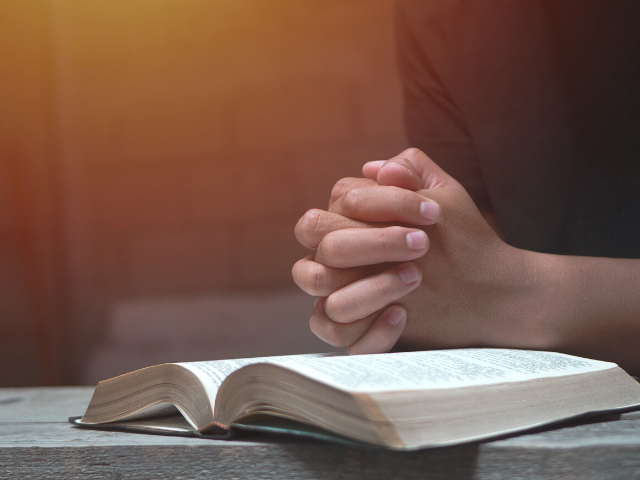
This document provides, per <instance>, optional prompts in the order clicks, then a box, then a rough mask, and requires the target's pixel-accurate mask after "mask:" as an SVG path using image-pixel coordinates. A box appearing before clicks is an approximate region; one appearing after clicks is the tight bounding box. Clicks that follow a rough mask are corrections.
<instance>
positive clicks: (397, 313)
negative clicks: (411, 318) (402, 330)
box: [387, 308, 404, 327]
mask: <svg viewBox="0 0 640 480" xmlns="http://www.w3.org/2000/svg"><path fill="white" fill-rule="evenodd" d="M402 317H404V312H403V311H402V309H401V308H393V309H391V312H389V317H388V318H387V322H389V323H390V324H391V325H393V326H394V327H395V326H396V325H398V324H399V323H400V320H402Z"/></svg>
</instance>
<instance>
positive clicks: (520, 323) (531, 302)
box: [498, 247, 576, 350]
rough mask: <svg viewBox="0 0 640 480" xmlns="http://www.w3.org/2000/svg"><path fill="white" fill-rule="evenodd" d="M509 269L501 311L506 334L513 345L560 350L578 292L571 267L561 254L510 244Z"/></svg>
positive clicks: (514, 346) (499, 314) (500, 319)
mask: <svg viewBox="0 0 640 480" xmlns="http://www.w3.org/2000/svg"><path fill="white" fill-rule="evenodd" d="M509 249H510V251H509V252H508V254H507V255H506V258H507V259H508V263H509V267H508V268H509V272H508V273H507V274H506V275H504V278H505V283H504V285H503V295H502V302H501V307H500V308H499V311H498V316H499V320H498V321H500V322H501V323H502V328H498V331H501V332H502V333H503V335H504V337H503V338H502V339H501V343H502V344H504V345H507V346H510V347H513V348H526V349H536V350H558V349H560V348H561V346H562V344H563V336H564V333H563V332H564V331H565V328H564V325H566V324H567V323H569V322H570V315H571V309H570V308H567V306H570V305H572V304H573V303H574V302H573V300H572V299H573V298H575V296H576V295H575V292H574V291H573V289H572V288H571V282H569V281H568V278H569V277H570V276H571V273H570V268H569V267H570V266H569V265H568V264H567V261H566V258H565V257H563V256H560V255H549V254H544V253H538V252H532V251H527V250H521V249H517V248H514V247H509Z"/></svg>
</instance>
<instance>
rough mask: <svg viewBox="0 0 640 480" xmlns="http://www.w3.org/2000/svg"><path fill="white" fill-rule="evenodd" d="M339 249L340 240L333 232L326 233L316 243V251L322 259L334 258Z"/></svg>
mask: <svg viewBox="0 0 640 480" xmlns="http://www.w3.org/2000/svg"><path fill="white" fill-rule="evenodd" d="M339 251H340V240H339V239H338V237H337V236H336V235H334V234H333V232H332V233H329V234H328V235H326V236H325V237H324V238H323V239H322V241H321V242H320V245H318V253H319V255H320V256H321V258H322V259H324V260H329V261H331V260H335V259H336V257H337V256H338V254H339Z"/></svg>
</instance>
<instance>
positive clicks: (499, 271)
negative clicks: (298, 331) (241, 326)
mask: <svg viewBox="0 0 640 480" xmlns="http://www.w3.org/2000/svg"><path fill="white" fill-rule="evenodd" d="M363 173H364V177H365V178H345V179H342V180H340V181H339V182H338V183H336V185H335V187H334V188H333V190H332V192H331V199H330V203H329V208H328V210H327V211H324V210H319V209H313V210H310V211H308V212H307V213H305V214H304V216H303V217H302V218H301V219H300V220H299V221H298V223H297V225H296V228H295V233H296V237H297V239H298V241H299V242H300V243H301V244H302V245H304V246H305V247H307V248H309V249H311V250H314V253H313V254H312V255H309V256H307V257H305V258H303V259H301V260H299V261H298V262H297V263H296V264H295V265H294V267H293V278H294V280H295V282H296V284H297V285H298V286H299V287H300V288H301V289H302V290H304V291H305V292H307V293H308V294H310V295H313V296H316V297H318V298H317V300H316V303H315V306H314V309H313V312H312V314H311V319H310V327H311V330H312V331H313V333H314V334H315V335H317V336H318V337H319V338H320V339H322V340H323V341H325V342H327V343H329V344H330V345H333V346H337V347H346V348H347V352H348V353H349V354H366V353H382V352H388V351H390V350H391V349H393V348H396V349H413V350H415V349H431V348H457V347H468V346H505V347H521V348H527V347H533V348H535V347H538V346H540V345H544V344H546V343H548V341H549V338H547V333H546V330H545V329H544V328H542V327H541V325H540V324H539V322H536V321H535V315H534V316H533V317H532V316H531V315H530V311H531V308H532V306H533V305H534V304H535V302H536V300H535V298H536V295H535V293H536V286H535V284H532V283H531V282H530V280H529V279H530V278H531V274H532V273H534V272H532V268H531V262H530V261H529V257H528V255H527V253H529V252H525V251H523V250H519V249H516V248H513V247H510V246H509V245H507V244H506V243H504V242H503V241H502V240H501V239H500V238H499V237H498V236H497V234H496V233H495V232H494V231H493V230H492V228H491V227H490V226H489V225H488V224H487V222H486V221H485V220H484V218H483V216H482V214H481V213H480V211H479V210H478V209H477V208H476V206H475V204H474V202H473V200H472V199H471V197H470V196H469V195H468V193H467V192H466V190H465V189H464V188H463V187H462V186H461V185H460V184H459V183H458V182H457V181H456V180H455V179H453V178H452V177H451V176H449V175H447V174H446V173H445V172H444V171H443V170H442V169H440V168H439V167H438V166H437V165H436V164H435V163H434V162H433V161H432V160H431V159H430V158H429V157H427V156H426V155H425V154H424V153H423V152H421V151H420V150H417V149H408V150H405V151H404V152H402V153H401V154H400V155H398V156H397V157H394V158H392V159H390V160H387V161H376V162H369V163H367V164H365V166H364V167H363ZM533 276H534V277H535V275H533ZM525 312H528V313H529V315H528V316H527V315H525ZM531 318H533V319H534V321H531Z"/></svg>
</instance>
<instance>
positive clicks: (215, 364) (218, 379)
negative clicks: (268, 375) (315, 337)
mask: <svg viewBox="0 0 640 480" xmlns="http://www.w3.org/2000/svg"><path fill="white" fill-rule="evenodd" d="M329 356H342V354H340V353H309V354H303V355H285V356H280V357H255V358H237V359H233V360H212V361H209V362H189V363H177V364H176V365H180V366H181V367H184V368H186V369H188V370H190V371H192V372H193V373H195V374H196V375H197V376H198V378H199V379H200V380H201V381H202V383H203V385H204V387H205V389H206V391H207V395H209V398H210V400H211V404H212V405H213V404H215V399H216V394H217V393H218V388H220V385H222V382H223V381H224V379H225V378H227V377H228V376H229V375H230V374H231V373H233V372H235V371H236V370H238V369H240V368H242V367H245V366H247V365H252V364H254V363H276V364H281V365H287V364H289V363H291V362H292V361H293V359H298V360H301V361H303V360H311V359H318V358H325V357H329Z"/></svg>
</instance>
